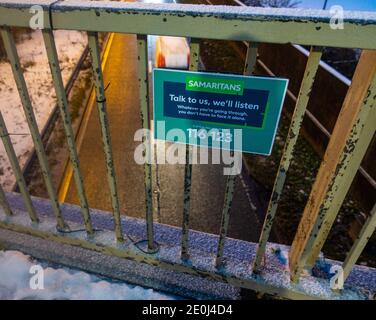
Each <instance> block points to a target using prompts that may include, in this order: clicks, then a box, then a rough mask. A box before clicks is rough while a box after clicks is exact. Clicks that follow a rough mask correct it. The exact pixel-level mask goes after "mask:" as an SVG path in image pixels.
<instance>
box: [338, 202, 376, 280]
mask: <svg viewBox="0 0 376 320" xmlns="http://www.w3.org/2000/svg"><path fill="white" fill-rule="evenodd" d="M375 229H376V204H375V205H374V206H373V208H372V210H371V213H370V215H369V217H368V218H367V220H366V222H365V223H364V225H363V227H362V229H361V230H360V232H359V235H358V237H357V238H356V240H355V242H354V244H353V246H352V247H351V249H350V251H349V253H348V254H347V256H346V259H345V261H344V262H343V265H342V268H343V281H346V279H347V277H348V276H349V274H350V272H351V269H352V268H353V266H354V265H355V263H356V261H357V260H358V258H359V256H360V255H361V253H362V251H363V249H364V248H365V246H366V244H367V242H368V240H369V239H370V237H371V236H372V234H373V233H374V232H375Z"/></svg>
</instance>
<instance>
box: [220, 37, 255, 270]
mask: <svg viewBox="0 0 376 320" xmlns="http://www.w3.org/2000/svg"><path fill="white" fill-rule="evenodd" d="M257 47H258V43H249V46H248V49H247V55H246V60H245V63H244V71H243V74H244V75H246V76H249V75H251V74H252V73H254V71H255V67H256V59H257ZM233 154H234V153H233V152H231V155H233ZM236 177H237V175H229V176H228V177H227V181H226V188H225V198H224V203H223V209H222V217H221V228H220V233H219V240H218V248H217V258H216V261H215V264H216V267H217V268H219V267H220V266H221V265H222V264H223V252H224V245H225V240H226V237H227V233H228V224H229V221H230V211H231V205H232V201H233V198H234V191H235V183H236Z"/></svg>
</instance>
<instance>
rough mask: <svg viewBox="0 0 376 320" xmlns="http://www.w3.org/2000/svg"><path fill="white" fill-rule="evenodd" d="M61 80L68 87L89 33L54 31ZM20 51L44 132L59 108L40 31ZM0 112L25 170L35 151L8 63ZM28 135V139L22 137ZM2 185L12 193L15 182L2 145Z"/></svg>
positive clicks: (0, 76)
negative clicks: (53, 113) (26, 163)
mask: <svg viewBox="0 0 376 320" xmlns="http://www.w3.org/2000/svg"><path fill="white" fill-rule="evenodd" d="M54 34H55V41H56V47H57V50H58V54H59V62H60V68H61V70H62V77H63V80H64V83H66V82H67V81H68V79H69V77H70V75H71V73H72V70H73V69H74V66H75V65H76V63H77V61H78V59H79V57H80V56H81V54H82V51H83V49H84V48H85V46H86V43H87V36H86V33H83V32H79V31H65V30H59V31H55V32H54ZM17 50H18V54H19V56H20V60H21V66H23V70H24V75H25V80H26V83H27V87H28V89H29V94H30V97H31V100H32V104H33V107H34V112H35V116H36V119H37V122H38V126H39V129H40V130H41V129H42V128H43V127H44V125H45V123H46V121H47V119H48V118H49V115H50V113H51V111H52V110H53V108H54V106H55V104H56V95H55V91H54V86H53V83H52V78H51V73H50V69H49V66H48V60H47V55H46V51H45V47H44V42H43V38H42V33H41V31H34V32H32V33H31V34H30V36H26V35H25V37H24V38H23V40H22V41H20V42H19V43H17ZM0 110H1V112H2V114H3V117H4V119H5V123H6V125H7V128H8V131H9V133H10V134H12V133H16V134H17V135H13V136H12V135H11V139H12V142H13V146H14V148H15V151H16V154H17V156H18V158H19V161H20V165H21V166H23V165H24V164H25V162H26V159H27V156H28V155H29V154H30V151H31V150H32V147H33V143H32V139H31V136H30V131H29V129H28V126H27V123H26V119H25V116H24V113H23V109H22V105H21V101H20V98H19V95H18V91H17V88H16V84H15V81H14V79H13V74H12V70H11V67H10V65H9V63H7V62H4V61H3V62H0ZM19 134H26V135H19ZM0 183H1V185H2V186H3V187H4V189H5V190H8V191H9V190H10V189H11V187H12V186H13V184H14V183H15V178H14V176H13V172H12V170H11V167H10V163H9V160H8V157H7V155H6V152H5V149H4V146H3V144H2V143H0Z"/></svg>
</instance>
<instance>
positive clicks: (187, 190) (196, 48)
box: [181, 39, 200, 260]
mask: <svg viewBox="0 0 376 320" xmlns="http://www.w3.org/2000/svg"><path fill="white" fill-rule="evenodd" d="M189 50H190V51H189V70H190V71H197V70H198V65H199V60H200V40H199V39H191V43H190V45H189ZM192 157H193V150H192V146H190V145H189V144H187V145H186V149H185V166H184V195H183V197H184V204H183V225H182V240H181V257H182V259H185V260H186V259H188V258H189V252H188V248H189V211H190V204H191V186H192V168H193V167H192Z"/></svg>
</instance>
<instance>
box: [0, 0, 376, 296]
mask: <svg viewBox="0 0 376 320" xmlns="http://www.w3.org/2000/svg"><path fill="white" fill-rule="evenodd" d="M33 5H38V6H40V7H41V8H42V9H43V19H44V20H43V26H42V27H41V29H42V34H43V39H44V43H45V48H46V51H47V56H48V61H49V64H50V68H51V74H52V80H53V84H54V87H55V91H56V96H57V100H58V106H59V111H60V116H61V118H62V123H63V127H64V130H65V134H66V139H67V145H68V150H69V155H70V160H71V163H72V169H73V176H74V179H75V184H76V188H77V191H78V195H79V200H80V205H81V213H82V218H83V223H84V225H85V230H86V234H85V233H84V232H74V233H72V232H71V228H70V226H69V225H68V224H67V222H66V221H65V218H64V215H63V214H62V209H61V205H60V204H59V202H58V198H57V195H56V190H55V188H54V185H53V183H52V179H51V171H50V168H49V164H48V161H47V158H46V153H45V150H44V148H43V144H42V140H41V135H40V133H39V131H38V127H37V125H36V120H35V115H34V111H33V106H32V102H31V99H30V96H29V93H28V89H27V86H26V82H25V79H24V76H23V72H22V69H21V68H20V61H19V56H18V53H17V48H16V45H15V41H14V38H13V35H12V32H11V27H29V23H30V18H31V17H32V16H33V14H34V13H35V11H34V12H33V11H30V8H31V6H33ZM331 18H332V17H331V16H330V13H329V12H327V11H322V10H300V9H270V8H251V7H247V8H244V7H241V8H240V7H232V6H231V7H229V6H201V5H200V6H199V5H178V4H168V5H161V4H140V3H122V2H121V3H118V2H103V1H101V2H97V1H77V2H75V1H59V2H56V1H35V2H33V1H9V0H8V1H4V0H1V1H0V31H1V36H2V39H3V42H4V46H5V50H6V53H7V57H8V59H9V62H10V64H11V67H12V71H13V76H14V79H15V81H16V85H17V89H18V92H19V95H20V98H21V102H22V106H23V108H24V113H25V116H26V120H27V123H28V126H29V129H30V132H31V135H32V139H33V143H34V146H35V152H36V154H37V157H38V160H39V163H40V166H41V169H42V174H43V178H44V181H45V184H46V187H47V191H48V195H49V199H50V204H51V210H52V212H53V213H54V215H55V218H56V223H57V228H56V229H55V230H54V229H53V228H51V225H49V224H47V223H46V222H44V221H43V220H42V219H40V218H39V216H38V212H37V210H35V207H34V205H33V201H32V200H31V197H30V194H29V192H28V190H27V186H26V183H25V180H24V178H23V175H22V171H21V169H20V167H19V164H18V161H17V157H16V154H15V151H14V148H13V145H12V142H11V140H10V139H9V134H8V131H7V128H6V124H5V122H4V120H3V118H2V115H1V113H0V130H1V132H0V133H1V138H2V141H3V143H4V146H5V148H6V152H7V154H8V157H9V159H10V162H11V165H12V169H13V171H14V174H15V176H16V178H17V183H18V186H19V189H20V193H21V195H22V196H23V199H24V201H25V204H26V208H27V210H28V212H29V216H30V220H28V221H27V220H25V217H19V216H18V215H17V214H14V213H13V210H12V207H11V206H10V205H9V203H8V202H7V195H6V194H5V193H4V191H3V190H2V189H1V188H0V201H1V204H2V207H3V213H1V212H0V228H5V229H10V230H14V231H18V232H23V233H27V234H31V235H34V236H37V237H42V238H46V239H50V240H52V241H59V242H62V243H68V244H72V245H76V246H81V247H84V248H87V249H92V250H97V251H101V252H105V253H108V254H112V255H117V256H121V257H127V258H130V259H133V260H136V261H139V262H143V263H148V264H151V265H155V266H161V267H166V268H172V269H174V270H178V271H182V272H187V273H193V274H197V275H203V276H210V277H212V278H213V279H216V280H219V281H224V282H229V283H233V284H235V285H236V286H239V287H245V288H251V289H254V290H257V291H262V292H269V293H277V294H278V295H280V296H284V297H302V296H309V293H307V292H305V293H304V292H303V293H302V289H301V287H299V286H296V285H294V282H296V281H298V280H299V278H300V276H301V274H302V270H303V268H305V267H306V266H309V267H311V266H312V265H313V264H314V262H315V261H316V260H317V258H318V255H319V252H320V250H321V248H322V245H323V243H324V242H325V240H326V238H327V235H328V232H329V230H330V228H331V226H332V224H333V222H334V219H335V217H336V216H337V214H338V210H339V208H340V206H341V204H342V202H343V199H344V197H345V195H346V193H347V191H348V189H349V187H350V184H351V181H352V180H353V179H354V176H355V174H356V172H357V170H358V168H359V166H360V162H361V160H362V157H363V155H364V154H365V152H366V150H367V147H368V145H369V143H370V141H371V139H372V137H373V135H374V132H375V123H376V111H375V108H374V106H375V100H376V50H375V49H376V37H374V35H375V34H376V13H361V12H345V13H344V16H343V29H336V28H333V26H332V22H331ZM57 29H66V30H80V31H85V32H87V34H88V46H89V51H90V54H91V57H92V68H93V74H94V86H95V92H96V102H97V107H98V114H99V121H100V127H101V134H102V142H103V151H104V155H105V163H106V173H107V179H108V186H109V189H110V199H111V204H112V214H113V221H114V233H115V239H114V240H109V239H108V237H104V236H103V235H102V234H98V233H97V232H96V229H95V228H94V227H93V224H92V221H91V215H90V208H89V204H88V200H87V197H86V192H85V187H84V183H83V177H82V173H81V165H80V162H79V157H78V152H77V147H76V142H75V139H74V134H73V130H72V124H71V117H70V114H69V109H68V102H67V96H66V92H65V89H64V85H63V81H62V78H61V70H60V67H59V60H58V55H57V50H56V45H55V40H54V35H53V30H57ZM98 32H120V33H131V34H136V35H137V45H138V60H137V62H136V61H135V63H138V69H139V76H138V77H139V78H138V81H139V89H140V112H141V119H140V121H141V122H142V127H143V128H145V129H150V119H149V116H150V114H149V109H150V108H149V101H150V100H149V92H148V81H149V79H148V59H147V57H148V52H147V50H148V49H147V48H148V46H147V37H146V35H149V34H153V35H169V36H182V37H190V38H191V42H190V49H191V50H190V66H189V69H190V70H191V71H196V70H197V69H198V61H199V55H200V52H199V50H200V45H199V41H200V39H202V38H206V39H221V40H238V41H247V42H248V49H247V54H246V62H245V65H244V72H243V73H244V75H251V74H253V72H254V67H255V63H256V60H257V47H258V44H259V43H261V42H270V43H294V44H300V45H308V46H310V47H311V49H310V53H309V56H308V61H307V64H306V69H305V72H304V76H303V79H302V82H301V86H300V91H299V94H298V96H297V100H296V105H295V110H294V113H293V115H292V118H291V124H290V128H289V133H288V135H287V139H286V142H285V148H284V151H283V154H282V158H281V162H280V166H279V170H278V172H277V176H276V179H275V183H274V187H273V191H272V196H271V199H270V202H269V206H268V209H267V212H266V216H265V221H264V224H263V228H262V231H261V235H260V239H259V243H258V248H257V251H256V252H255V256H254V258H253V260H252V261H249V268H248V269H247V271H246V272H245V273H244V270H242V273H241V275H239V274H237V275H236V276H230V275H229V272H228V270H227V269H226V268H227V267H226V259H225V256H224V255H225V250H224V247H225V241H226V238H227V231H228V226H229V220H230V213H231V204H232V200H233V196H234V187H235V183H236V178H237V177H236V176H235V175H233V176H229V177H228V179H227V182H226V190H225V198H224V205H223V210H222V220H221V228H220V232H219V238H218V246H217V252H216V255H215V256H214V258H215V259H213V266H212V269H211V270H209V271H208V270H203V269H200V262H199V261H195V260H192V259H193V258H192V257H191V254H190V248H189V230H190V225H189V217H190V190H191V181H192V164H190V163H191V162H190V161H189V160H190V159H191V157H192V149H191V147H190V146H188V145H187V148H186V159H187V160H188V161H187V164H186V165H185V174H184V186H182V187H183V188H184V206H183V212H182V215H183V225H182V238H181V247H180V252H177V251H176V252H174V254H175V255H180V257H179V256H176V257H175V261H174V262H171V261H169V262H167V260H164V258H163V257H162V256H163V255H162V256H161V255H160V254H159V253H158V247H157V246H156V243H155V241H154V224H153V207H152V206H153V201H152V166H151V164H148V163H146V164H145V165H144V186H145V196H146V199H145V200H146V201H145V213H146V217H145V218H146V219H145V220H146V235H147V253H145V252H142V253H140V252H137V251H135V250H136V249H137V248H135V245H134V243H133V241H132V240H131V239H130V238H129V237H128V236H127V235H126V234H124V232H123V226H122V219H121V215H120V206H119V195H118V191H117V189H118V187H117V176H116V172H115V167H114V157H113V150H112V143H111V136H110V130H109V126H110V123H109V119H108V113H107V106H106V94H105V86H104V82H103V73H102V67H101V57H100V50H99V43H98ZM322 46H336V47H346V48H361V49H364V50H363V53H362V56H361V58H360V60H359V63H358V67H357V70H356V72H355V75H354V78H353V80H352V84H351V86H350V88H349V91H348V93H347V96H346V99H345V101H344V104H343V107H342V110H341V114H340V116H339V117H338V120H337V124H336V126H335V128H334V130H333V133H332V136H331V139H330V142H329V145H328V148H327V151H326V153H325V155H324V159H323V163H322V166H321V168H320V170H319V173H318V175H317V179H316V181H315V184H314V185H313V188H312V193H311V196H310V199H309V201H308V202H307V205H306V208H305V210H304V213H303V217H302V221H301V223H300V225H299V228H298V231H297V234H296V236H295V240H294V243H293V245H292V247H291V250H290V259H289V264H290V273H289V276H290V277H291V284H290V283H289V284H288V285H287V289H286V286H285V287H283V288H281V287H278V284H277V283H278V281H277V282H276V283H275V284H274V285H270V283H267V282H265V281H264V282H263V281H261V280H260V274H261V278H263V275H265V272H266V273H267V272H271V271H270V270H268V265H267V261H265V259H264V257H265V254H266V250H267V247H268V239H269V235H270V232H271V229H272V226H273V220H274V218H275V215H276V213H277V208H278V203H279V199H280V197H281V194H282V192H283V187H284V183H285V179H286V175H287V171H288V169H289V166H290V163H291V161H292V159H293V152H294V147H295V144H296V142H297V139H298V136H299V132H300V127H301V124H302V120H303V117H304V115H305V113H306V108H307V104H308V101H309V98H310V94H311V89H312V86H313V84H314V80H315V75H316V72H317V69H318V66H319V64H320V58H321V53H322V49H321V48H322ZM149 142H150V141H149ZM374 211H375V210H374V209H373V211H372V213H371V215H370V218H369V219H368V220H367V221H366V223H365V225H364V227H363V229H362V231H361V232H360V234H359V239H358V241H356V242H355V243H354V245H353V248H352V249H351V251H350V252H349V254H348V256H347V258H346V260H345V262H344V264H343V270H344V274H345V279H346V277H347V276H348V274H349V272H350V270H351V269H352V267H353V266H354V264H355V262H356V260H357V258H358V257H359V255H360V253H361V251H362V250H363V249H364V246H365V245H366V243H367V241H368V239H369V237H370V235H371V234H372V232H373V231H374V227H375V220H376V215H375V214H374ZM162 251H163V250H162ZM316 297H318V296H316Z"/></svg>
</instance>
